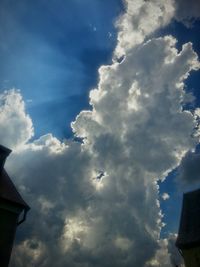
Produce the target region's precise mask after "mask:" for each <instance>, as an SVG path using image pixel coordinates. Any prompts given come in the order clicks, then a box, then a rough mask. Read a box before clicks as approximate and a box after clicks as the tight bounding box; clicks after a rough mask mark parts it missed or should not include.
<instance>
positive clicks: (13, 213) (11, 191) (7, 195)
mask: <svg viewBox="0 0 200 267" xmlns="http://www.w3.org/2000/svg"><path fill="white" fill-rule="evenodd" d="M10 153H11V150H9V149H7V148H5V147H3V146H1V145H0V266H1V267H8V264H9V260H10V255H11V251H12V247H13V242H14V237H15V232H16V228H17V226H18V225H19V224H21V223H22V222H24V221H25V219H26V214H27V212H28V210H29V209H30V208H29V206H28V205H27V204H26V202H25V201H24V200H23V198H22V197H21V195H20V194H19V192H18V191H17V189H16V187H15V185H14V184H13V182H12V181H11V179H10V177H9V176H8V174H7V173H6V171H5V169H4V163H5V160H6V158H7V156H8V155H9V154H10Z"/></svg>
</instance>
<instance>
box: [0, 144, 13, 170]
mask: <svg viewBox="0 0 200 267" xmlns="http://www.w3.org/2000/svg"><path fill="white" fill-rule="evenodd" d="M10 153H11V150H10V149H8V148H7V147H4V146H2V145H0V171H1V170H2V169H3V166H4V163H5V160H6V158H7V156H8V155H9V154H10Z"/></svg>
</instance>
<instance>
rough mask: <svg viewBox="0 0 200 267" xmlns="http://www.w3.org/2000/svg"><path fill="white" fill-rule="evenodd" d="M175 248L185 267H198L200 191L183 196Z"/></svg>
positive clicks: (199, 250) (199, 262) (199, 253)
mask: <svg viewBox="0 0 200 267" xmlns="http://www.w3.org/2000/svg"><path fill="white" fill-rule="evenodd" d="M176 246H177V247H178V249H179V251H180V253H181V254H182V256H183V258H184V262H185V266H186V267H200V189H198V190H195V191H192V192H189V193H185V194H184V195H183V204H182V212H181V220H180V226H179V232H178V237H177V240H176Z"/></svg>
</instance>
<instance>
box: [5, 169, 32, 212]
mask: <svg viewBox="0 0 200 267" xmlns="http://www.w3.org/2000/svg"><path fill="white" fill-rule="evenodd" d="M0 199H4V200H7V201H9V202H12V203H13V204H16V205H19V206H21V207H22V208H23V209H25V210H29V209H30V207H29V206H28V205H27V203H26V202H25V201H24V200H23V198H22V197H21V195H20V194H19V192H18V191H17V189H16V187H15V185H14V184H13V182H12V181H11V179H10V177H9V176H8V174H7V173H6V171H5V170H4V169H3V170H2V171H1V173H0Z"/></svg>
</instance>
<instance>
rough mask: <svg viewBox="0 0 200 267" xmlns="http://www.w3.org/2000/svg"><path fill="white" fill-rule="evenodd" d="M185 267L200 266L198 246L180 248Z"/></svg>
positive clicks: (199, 249) (199, 248)
mask: <svg viewBox="0 0 200 267" xmlns="http://www.w3.org/2000/svg"><path fill="white" fill-rule="evenodd" d="M182 253H183V258H184V261H185V266H186V267H200V247H196V248H191V249H184V250H182Z"/></svg>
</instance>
